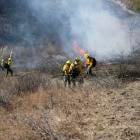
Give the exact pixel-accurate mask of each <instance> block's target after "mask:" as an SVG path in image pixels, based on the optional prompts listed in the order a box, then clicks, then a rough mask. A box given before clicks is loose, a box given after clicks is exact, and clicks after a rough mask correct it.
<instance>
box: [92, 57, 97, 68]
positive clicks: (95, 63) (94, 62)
mask: <svg viewBox="0 0 140 140" xmlns="http://www.w3.org/2000/svg"><path fill="white" fill-rule="evenodd" d="M90 61H92V62H93V63H92V67H95V66H96V65H97V61H96V59H95V58H94V57H90Z"/></svg>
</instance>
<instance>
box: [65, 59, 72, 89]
mask: <svg viewBox="0 0 140 140" xmlns="http://www.w3.org/2000/svg"><path fill="white" fill-rule="evenodd" d="M70 66H71V61H70V60H68V61H66V63H65V64H64V66H63V75H64V85H65V87H66V86H67V84H68V86H70V85H71V73H70Z"/></svg>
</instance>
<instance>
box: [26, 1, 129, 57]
mask: <svg viewBox="0 0 140 140" xmlns="http://www.w3.org/2000/svg"><path fill="white" fill-rule="evenodd" d="M26 3H27V4H28V6H29V8H30V9H31V12H32V15H33V16H35V17H36V18H37V19H38V21H39V22H40V23H41V25H42V28H43V30H44V31H45V32H47V33H49V34H47V36H46V38H47V37H52V38H54V40H56V39H58V40H61V42H62V44H63V47H64V48H65V50H67V51H68V54H70V52H69V50H72V43H73V42H74V41H77V42H78V43H79V45H80V46H81V47H82V48H84V49H85V50H87V51H88V52H89V53H90V54H92V55H94V56H96V57H97V58H98V59H104V58H112V57H114V56H116V55H118V54H120V53H121V52H123V53H124V54H127V53H129V51H130V44H129V37H128V31H127V28H126V25H124V22H123V19H122V18H119V17H118V16H117V13H115V12H114V9H113V7H112V6H110V2H108V1H107V0H27V1H26ZM118 10H120V9H118Z"/></svg>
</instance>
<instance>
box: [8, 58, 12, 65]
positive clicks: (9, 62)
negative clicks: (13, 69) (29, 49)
mask: <svg viewBox="0 0 140 140" xmlns="http://www.w3.org/2000/svg"><path fill="white" fill-rule="evenodd" d="M11 64H12V59H11V58H10V57H9V58H8V65H11Z"/></svg>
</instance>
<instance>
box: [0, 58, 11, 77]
mask: <svg viewBox="0 0 140 140" xmlns="http://www.w3.org/2000/svg"><path fill="white" fill-rule="evenodd" d="M11 64H12V58H11V57H10V56H9V57H8V59H6V60H4V59H2V64H1V65H2V66H3V68H4V69H6V71H7V72H6V76H8V74H9V72H10V73H11V76H13V70H12V69H11Z"/></svg>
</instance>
